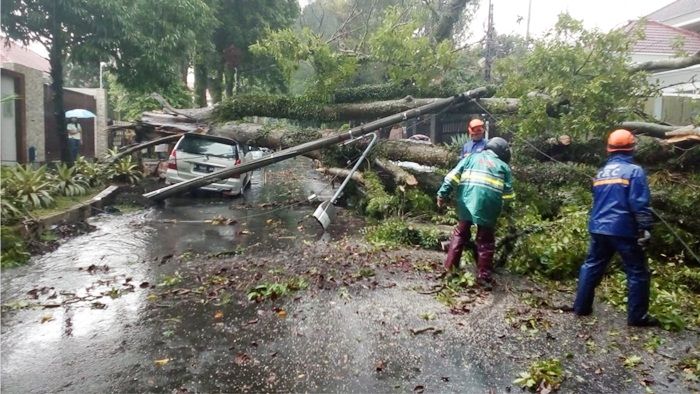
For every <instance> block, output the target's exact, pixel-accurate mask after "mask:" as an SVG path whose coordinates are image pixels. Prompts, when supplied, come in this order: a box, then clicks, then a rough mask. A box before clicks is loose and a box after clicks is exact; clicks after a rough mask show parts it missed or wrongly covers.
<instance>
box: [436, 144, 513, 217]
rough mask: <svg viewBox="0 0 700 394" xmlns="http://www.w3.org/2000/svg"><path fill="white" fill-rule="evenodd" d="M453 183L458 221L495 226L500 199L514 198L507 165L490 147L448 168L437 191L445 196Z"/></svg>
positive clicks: (499, 210) (500, 205)
mask: <svg viewBox="0 0 700 394" xmlns="http://www.w3.org/2000/svg"><path fill="white" fill-rule="evenodd" d="M455 186H457V215H458V216H459V220H463V221H468V222H471V223H474V224H476V225H478V226H486V227H492V228H493V227H495V225H496V220H497V219H498V216H499V215H500V214H501V209H502V207H503V200H504V199H512V198H514V197H515V194H514V193H513V177H512V174H511V172H510V167H509V166H508V164H506V163H505V162H504V161H502V160H501V159H499V158H498V156H497V155H496V154H495V153H493V152H492V151H490V150H485V151H483V152H479V153H476V154H472V155H469V156H467V157H465V158H464V159H462V160H461V161H460V162H459V164H457V166H456V167H455V168H453V169H452V171H450V172H449V173H448V174H447V176H446V177H445V180H444V181H443V183H442V186H441V187H440V190H438V193H437V194H438V197H440V198H443V199H444V198H447V197H448V196H449V194H450V192H451V191H452V189H453V188H454V187H455Z"/></svg>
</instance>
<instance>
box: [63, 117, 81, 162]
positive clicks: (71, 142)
mask: <svg viewBox="0 0 700 394" xmlns="http://www.w3.org/2000/svg"><path fill="white" fill-rule="evenodd" d="M66 129H67V130H68V151H69V152H70V161H71V163H72V162H75V159H77V158H78V153H79V152H80V146H81V145H82V144H83V141H82V139H81V136H82V133H83V129H82V127H80V123H78V118H75V117H73V118H70V123H68V126H67V128H66Z"/></svg>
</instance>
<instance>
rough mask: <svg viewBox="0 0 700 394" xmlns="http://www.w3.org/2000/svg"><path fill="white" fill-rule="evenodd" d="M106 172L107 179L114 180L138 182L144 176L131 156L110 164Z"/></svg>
mask: <svg viewBox="0 0 700 394" xmlns="http://www.w3.org/2000/svg"><path fill="white" fill-rule="evenodd" d="M106 173H107V179H109V180H111V181H114V182H125V183H136V182H138V181H139V180H141V178H142V177H143V173H142V172H141V170H140V169H139V168H138V165H137V164H136V163H134V161H133V159H132V158H131V156H126V157H123V158H121V159H119V160H117V161H116V162H114V163H112V164H110V165H109V166H108V167H107V170H106Z"/></svg>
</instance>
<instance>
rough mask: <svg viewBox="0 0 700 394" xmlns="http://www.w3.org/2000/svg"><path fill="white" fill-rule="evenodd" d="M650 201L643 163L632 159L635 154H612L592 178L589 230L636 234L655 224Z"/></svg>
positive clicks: (619, 234)
mask: <svg viewBox="0 0 700 394" xmlns="http://www.w3.org/2000/svg"><path fill="white" fill-rule="evenodd" d="M649 201H650V192H649V185H648V184H647V177H646V175H645V174H644V170H643V169H642V167H640V166H638V165H636V164H634V163H633V161H632V155H629V154H623V153H616V154H613V155H611V156H610V158H608V161H607V163H605V166H603V168H601V169H600V170H598V174H597V175H596V177H595V179H594V180H593V209H592V210H591V218H590V220H589V222H588V231H590V232H591V233H595V234H605V235H615V236H619V237H636V236H637V233H638V232H639V231H640V230H649V229H650V228H651V226H652V223H653V218H652V216H651V208H650V206H649Z"/></svg>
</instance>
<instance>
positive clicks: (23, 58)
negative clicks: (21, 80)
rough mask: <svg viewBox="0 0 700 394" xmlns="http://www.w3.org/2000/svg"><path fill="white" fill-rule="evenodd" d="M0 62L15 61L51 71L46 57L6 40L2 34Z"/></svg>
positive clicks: (46, 71) (0, 37)
mask: <svg viewBox="0 0 700 394" xmlns="http://www.w3.org/2000/svg"><path fill="white" fill-rule="evenodd" d="M0 62H2V63H17V64H21V65H23V66H26V67H29V68H33V69H35V70H40V71H43V72H45V73H50V72H51V65H50V64H49V61H48V59H45V58H43V57H41V56H40V55H39V54H37V53H36V52H34V51H32V50H31V49H29V48H26V47H23V46H21V45H19V44H17V43H15V42H13V41H8V40H6V39H5V37H2V36H0Z"/></svg>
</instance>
